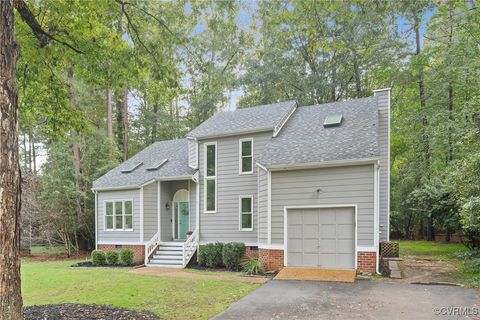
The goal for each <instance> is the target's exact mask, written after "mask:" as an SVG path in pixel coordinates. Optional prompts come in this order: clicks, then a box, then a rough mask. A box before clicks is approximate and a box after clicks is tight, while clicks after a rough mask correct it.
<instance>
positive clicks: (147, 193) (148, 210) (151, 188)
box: [143, 182, 158, 241]
mask: <svg viewBox="0 0 480 320" xmlns="http://www.w3.org/2000/svg"><path fill="white" fill-rule="evenodd" d="M157 188H158V186H157V182H153V183H151V184H149V185H147V186H145V187H144V188H143V232H144V237H143V240H144V241H149V240H150V239H151V238H152V237H153V236H154V235H155V233H157V231H158V212H157Z"/></svg>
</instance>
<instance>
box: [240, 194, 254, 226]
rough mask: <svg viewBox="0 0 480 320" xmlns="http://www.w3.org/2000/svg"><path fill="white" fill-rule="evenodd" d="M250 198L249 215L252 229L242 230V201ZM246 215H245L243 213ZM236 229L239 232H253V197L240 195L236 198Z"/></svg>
mask: <svg viewBox="0 0 480 320" xmlns="http://www.w3.org/2000/svg"><path fill="white" fill-rule="evenodd" d="M245 198H250V215H251V216H252V227H251V228H242V214H243V212H242V199H245ZM245 214H246V213H245ZM238 218H239V221H238V229H239V230H240V231H253V195H242V196H238Z"/></svg>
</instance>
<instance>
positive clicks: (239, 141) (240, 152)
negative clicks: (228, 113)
mask: <svg viewBox="0 0 480 320" xmlns="http://www.w3.org/2000/svg"><path fill="white" fill-rule="evenodd" d="M244 141H250V142H251V143H252V149H251V150H252V154H251V155H250V156H245V157H244V156H242V142H244ZM247 157H252V170H250V171H242V164H243V163H242V161H243V158H247ZM253 164H254V162H253V138H243V139H239V140H238V174H240V175H243V174H253Z"/></svg>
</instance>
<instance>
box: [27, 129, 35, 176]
mask: <svg viewBox="0 0 480 320" xmlns="http://www.w3.org/2000/svg"><path fill="white" fill-rule="evenodd" d="M28 140H29V142H30V150H31V155H32V158H31V159H30V160H31V162H32V165H33V174H35V175H36V174H37V153H36V151H35V141H34V139H33V134H32V129H30V130H29V131H28Z"/></svg>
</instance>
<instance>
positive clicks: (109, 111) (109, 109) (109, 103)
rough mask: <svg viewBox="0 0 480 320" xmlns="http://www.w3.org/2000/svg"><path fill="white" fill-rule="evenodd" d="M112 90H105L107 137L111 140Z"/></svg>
mask: <svg viewBox="0 0 480 320" xmlns="http://www.w3.org/2000/svg"><path fill="white" fill-rule="evenodd" d="M112 136H113V129H112V88H108V89H107V137H108V138H110V139H111V138H112Z"/></svg>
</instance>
